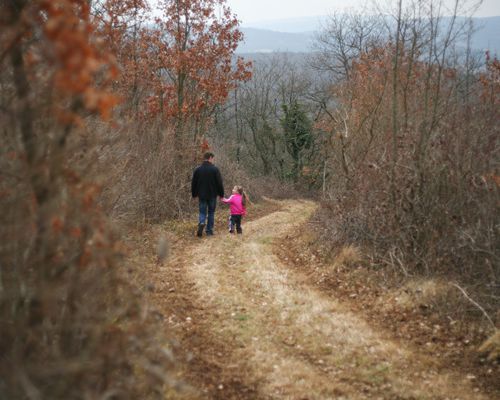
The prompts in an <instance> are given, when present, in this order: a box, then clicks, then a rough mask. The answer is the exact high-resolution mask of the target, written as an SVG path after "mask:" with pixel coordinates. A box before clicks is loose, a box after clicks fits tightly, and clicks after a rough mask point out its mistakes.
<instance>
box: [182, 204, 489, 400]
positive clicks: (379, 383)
mask: <svg viewBox="0 0 500 400" xmlns="http://www.w3.org/2000/svg"><path fill="white" fill-rule="evenodd" d="M280 203H281V209H280V210H279V211H277V212H274V213H272V214H269V215H267V216H265V217H262V218H260V219H258V220H255V221H252V222H248V223H246V224H244V235H243V236H242V237H239V236H230V235H227V236H226V235H224V234H220V235H219V236H216V237H213V238H209V239H203V240H202V241H201V242H200V243H199V244H197V245H196V246H194V248H193V249H192V252H191V254H190V255H188V256H187V259H185V262H186V265H185V271H186V274H187V276H186V278H188V279H189V280H190V281H191V282H192V283H194V287H193V296H194V299H193V301H194V302H196V303H199V304H200V306H203V307H205V306H206V308H205V310H207V314H206V315H204V318H205V321H204V323H205V324H206V326H207V327H208V329H209V331H210V335H214V336H215V337H217V338H218V340H219V341H222V342H223V343H225V344H226V346H228V348H231V352H230V353H231V359H230V360H227V365H226V366H227V368H228V369H230V368H233V369H237V370H238V371H239V372H240V374H241V373H242V371H243V376H246V377H247V379H248V382H259V386H258V391H259V397H261V398H273V399H343V398H345V399H368V398H369V399H377V398H380V399H483V398H484V397H483V396H482V395H481V394H479V393H475V392H474V391H473V389H472V388H471V387H470V385H469V383H468V382H467V381H466V380H465V379H463V378H461V377H458V376H453V375H451V374H443V373H438V372H437V371H436V370H435V368H434V366H433V362H432V360H430V359H424V358H423V357H421V356H419V355H418V354H417V353H416V352H415V351H412V350H410V349H403V348H401V347H400V345H396V344H395V343H393V342H391V341H390V340H389V339H386V338H384V337H383V336H382V334H380V333H378V332H376V331H374V330H373V329H372V328H371V327H370V326H369V325H368V324H367V323H366V322H365V321H364V320H363V319H361V318H360V317H359V316H357V315H355V314H353V313H352V312H349V311H348V310H347V309H346V308H345V307H344V306H343V305H342V304H340V303H339V302H336V301H335V300H333V299H332V298H331V297H329V296H326V295H324V294H322V293H321V292H320V291H318V290H316V289H315V288H313V287H311V286H310V285H308V284H307V283H305V280H304V279H301V275H300V274H299V273H297V272H295V271H293V269H291V268H290V267H288V266H287V265H284V264H282V262H280V260H278V258H277V257H276V256H275V255H274V254H273V252H272V250H273V247H272V242H273V240H275V239H277V238H284V237H286V235H287V234H289V233H291V232H293V231H294V230H297V229H304V226H305V224H306V222H307V221H308V219H309V218H310V217H311V215H312V214H313V213H314V211H315V209H316V207H317V205H316V204H315V203H313V202H310V201H299V200H289V201H283V202H280ZM243 397H244V396H243ZM243 397H242V398H243Z"/></svg>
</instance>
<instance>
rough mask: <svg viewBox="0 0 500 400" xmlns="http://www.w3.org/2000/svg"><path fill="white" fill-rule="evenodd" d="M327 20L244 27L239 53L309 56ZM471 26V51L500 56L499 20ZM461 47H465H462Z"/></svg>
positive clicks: (478, 20)
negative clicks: (282, 53) (317, 32)
mask: <svg viewBox="0 0 500 400" xmlns="http://www.w3.org/2000/svg"><path fill="white" fill-rule="evenodd" d="M327 19H328V17H327V16H316V17H303V18H290V19H281V20H269V21H262V22H256V23H253V24H252V26H243V27H242V31H243V33H244V42H243V43H242V44H240V46H239V47H238V53H255V52H262V53H269V52H273V51H286V52H310V51H312V44H313V41H314V34H315V31H318V30H319V29H321V26H322V25H324V23H326V21H327ZM473 24H474V27H475V29H476V32H475V33H474V35H473V37H472V41H471V46H472V48H473V49H474V50H476V51H485V50H490V51H491V52H492V53H496V54H498V53H500V16H498V17H484V18H473ZM462 45H463V46H464V47H465V43H463V44H462Z"/></svg>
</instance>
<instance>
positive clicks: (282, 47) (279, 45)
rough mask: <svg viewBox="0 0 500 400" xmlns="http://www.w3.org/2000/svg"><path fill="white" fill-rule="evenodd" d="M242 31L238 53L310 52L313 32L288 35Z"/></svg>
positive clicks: (268, 31)
mask: <svg viewBox="0 0 500 400" xmlns="http://www.w3.org/2000/svg"><path fill="white" fill-rule="evenodd" d="M242 31H243V34H244V41H243V43H241V44H240V45H239V46H238V53H271V52H274V51H282V52H295V53H303V52H308V51H310V46H311V43H312V40H313V32H300V33H290V32H278V31H272V30H266V29H256V28H242Z"/></svg>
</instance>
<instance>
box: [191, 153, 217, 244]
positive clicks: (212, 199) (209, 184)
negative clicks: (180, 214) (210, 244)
mask: <svg viewBox="0 0 500 400" xmlns="http://www.w3.org/2000/svg"><path fill="white" fill-rule="evenodd" d="M214 157H215V156H214V154H213V153H205V154H204V155H203V163H202V164H201V165H200V166H199V167H197V168H196V169H195V170H194V173H193V179H192V180H191V194H192V196H193V198H196V197H198V201H199V208H200V215H199V219H198V231H197V232H196V235H197V236H198V237H201V236H202V235H203V228H205V223H206V226H207V229H206V232H207V235H209V236H210V235H213V234H214V220H215V206H216V205H217V196H219V197H224V186H223V184H222V176H221V174H220V171H219V168H217V167H216V166H215V165H214ZM207 211H208V215H207Z"/></svg>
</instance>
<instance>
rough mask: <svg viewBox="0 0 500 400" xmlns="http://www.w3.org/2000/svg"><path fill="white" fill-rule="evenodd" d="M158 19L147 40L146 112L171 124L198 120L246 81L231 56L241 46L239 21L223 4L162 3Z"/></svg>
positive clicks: (246, 72) (243, 66)
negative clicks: (148, 78)
mask: <svg viewBox="0 0 500 400" xmlns="http://www.w3.org/2000/svg"><path fill="white" fill-rule="evenodd" d="M159 4H160V8H161V10H162V13H163V15H162V16H161V17H160V18H157V19H156V23H155V28H154V29H152V30H151V31H150V32H149V34H150V37H149V40H148V42H147V46H146V53H147V54H148V55H149V56H150V58H151V59H152V60H154V65H153V69H152V70H151V71H150V76H151V78H152V83H153V93H152V95H151V97H150V99H149V104H150V110H149V111H151V112H153V113H160V114H162V115H164V116H166V117H171V118H174V119H176V120H179V119H180V120H187V119H190V118H195V119H196V118H198V117H200V116H201V115H202V114H203V113H204V112H207V111H210V110H211V109H212V108H213V107H214V106H215V105H217V104H221V103H223V102H224V101H225V99H226V98H227V96H228V94H229V91H230V90H231V89H233V88H234V87H235V86H236V84H237V83H238V82H239V81H245V80H248V79H249V78H250V76H251V74H250V66H251V64H250V63H248V62H244V61H243V59H241V58H239V57H238V58H237V59H236V60H233V54H234V52H235V50H236V48H237V46H238V43H239V42H240V41H241V40H242V33H241V32H240V31H239V30H238V20H237V19H236V17H235V16H234V15H232V13H231V11H230V10H229V8H228V7H227V6H226V5H225V1H224V0H206V1H200V0H175V1H174V0H164V1H161V2H160V3H159Z"/></svg>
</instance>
